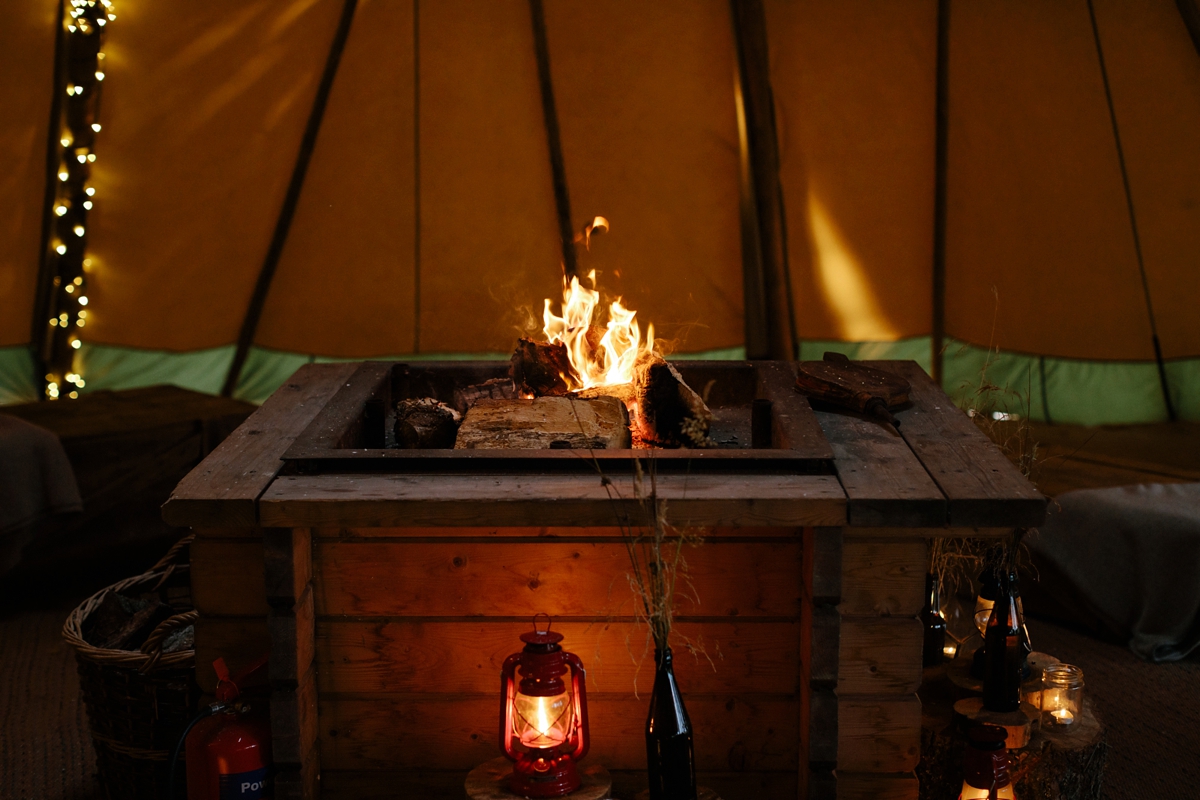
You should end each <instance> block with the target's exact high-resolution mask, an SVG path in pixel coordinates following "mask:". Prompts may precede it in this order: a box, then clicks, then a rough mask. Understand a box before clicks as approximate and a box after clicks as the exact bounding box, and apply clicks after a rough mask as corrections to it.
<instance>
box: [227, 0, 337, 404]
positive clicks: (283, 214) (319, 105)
mask: <svg viewBox="0 0 1200 800" xmlns="http://www.w3.org/2000/svg"><path fill="white" fill-rule="evenodd" d="M357 6H358V0H345V3H344V4H343V6H342V15H341V18H340V19H339V20H338V27H337V31H336V32H335V33H334V35H333V43H332V44H331V45H330V46H329V55H328V56H326V58H325V71H324V72H323V73H322V74H321V82H320V83H319V84H318V85H317V94H316V97H314V98H313V104H312V109H311V110H310V111H309V113H308V123H307V124H306V125H305V127H304V136H303V137H302V138H301V139H300V151H299V153H298V154H297V156H296V164H295V166H294V167H293V168H292V178H291V180H290V181H289V182H288V187H287V192H285V193H284V196H283V206H282V208H280V209H279V217H278V218H277V219H276V221H275V232H274V233H273V234H272V235H271V244H270V245H269V246H268V247H267V255H266V258H264V259H263V265H262V268H261V269H260V270H259V273H258V280H257V281H256V282H255V284H254V292H253V294H251V295H250V305H249V306H248V307H247V308H246V316H245V317H244V318H243V319H242V329H241V332H240V333H239V334H238V341H237V349H236V350H235V351H234V354H233V362H232V363H230V365H229V372H228V373H226V375H225V384H224V385H223V386H222V387H221V396H222V397H230V396H231V395H232V394H233V390H234V389H235V388H237V382H238V378H240V377H241V374H242V367H244V366H245V364H246V356H247V355H248V354H249V353H250V346H251V345H253V344H254V334H255V332H256V331H257V330H258V321H259V319H260V318H261V317H262V311H263V306H265V305H266V302H267V293H268V292H269V291H270V289H271V280H272V279H273V278H274V277H275V268H276V267H278V266H279V259H280V257H281V256H282V255H283V246H284V244H286V243H287V237H288V231H289V230H291V227H292V218H293V217H294V216H295V214H296V205H297V204H298V203H299V201H300V192H301V190H303V188H304V176H305V175H306V174H307V172H308V163H309V161H311V160H312V154H313V150H314V149H315V147H316V144H317V134H318V133H319V132H320V130H321V120H322V119H323V118H324V116H325V104H326V103H327V102H328V100H329V94H330V91H331V90H332V89H333V79H334V78H335V77H336V76H337V70H338V64H339V63H340V62H341V60H342V51H343V50H345V49H346V40H347V39H349V38H350V24H351V23H352V22H353V21H354V10H355V8H356V7H357Z"/></svg>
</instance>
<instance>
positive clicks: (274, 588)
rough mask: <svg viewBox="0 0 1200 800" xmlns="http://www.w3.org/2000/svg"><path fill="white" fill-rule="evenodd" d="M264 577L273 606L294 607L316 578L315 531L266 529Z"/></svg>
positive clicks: (264, 532) (270, 603)
mask: <svg viewBox="0 0 1200 800" xmlns="http://www.w3.org/2000/svg"><path fill="white" fill-rule="evenodd" d="M263 579H264V582H265V584H266V599H267V603H268V605H270V606H271V607H273V608H290V607H292V606H294V605H295V604H296V601H298V600H299V599H300V596H301V595H302V594H304V592H305V590H306V589H307V587H308V583H309V581H311V580H312V534H311V532H310V531H309V530H308V528H295V529H291V528H268V529H266V530H265V531H263Z"/></svg>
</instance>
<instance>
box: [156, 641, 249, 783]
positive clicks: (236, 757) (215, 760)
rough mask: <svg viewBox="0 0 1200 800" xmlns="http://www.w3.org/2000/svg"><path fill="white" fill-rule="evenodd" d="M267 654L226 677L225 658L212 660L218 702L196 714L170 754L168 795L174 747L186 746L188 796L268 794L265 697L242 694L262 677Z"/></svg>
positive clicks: (176, 749)
mask: <svg viewBox="0 0 1200 800" xmlns="http://www.w3.org/2000/svg"><path fill="white" fill-rule="evenodd" d="M266 666H267V657H266V656H263V657H262V658H261V659H259V660H258V661H256V662H255V663H254V664H252V665H251V666H250V667H249V668H248V669H246V670H245V671H244V672H241V673H239V674H238V675H237V676H236V677H230V675H229V668H228V667H226V666H225V660H224V659H221V658H218V659H217V660H216V661H214V662H213V669H214V670H216V673H217V692H216V694H217V702H215V703H213V704H212V705H210V706H208V707H207V708H205V709H203V710H202V711H201V712H200V713H199V714H197V715H196V717H195V719H193V720H192V721H191V722H190V723H189V724H188V726H187V728H186V729H185V730H184V732H183V736H181V737H180V738H179V744H177V745H176V746H175V753H174V754H173V755H172V756H171V778H170V779H171V784H170V786H171V795H170V796H171V797H172V800H174V791H175V766H176V763H177V762H178V760H179V750H180V748H181V747H182V746H184V743H185V742H186V747H187V757H186V761H187V764H186V766H187V797H188V800H263V798H269V797H270V796H271V791H270V778H271V775H270V768H271V718H270V713H269V711H268V708H269V705H268V700H267V698H266V697H265V696H264V697H261V698H253V699H252V700H251V699H248V698H244V697H243V696H242V690H243V688H245V687H248V686H251V685H253V684H254V683H255V682H262V680H263V678H264V676H265V672H266Z"/></svg>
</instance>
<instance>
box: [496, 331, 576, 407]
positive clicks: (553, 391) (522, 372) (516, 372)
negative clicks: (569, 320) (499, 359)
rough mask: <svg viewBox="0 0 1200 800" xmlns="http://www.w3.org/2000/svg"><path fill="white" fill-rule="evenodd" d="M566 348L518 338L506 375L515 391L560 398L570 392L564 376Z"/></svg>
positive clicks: (568, 366) (567, 370) (567, 369)
mask: <svg viewBox="0 0 1200 800" xmlns="http://www.w3.org/2000/svg"><path fill="white" fill-rule="evenodd" d="M571 372H572V370H571V362H570V360H569V359H568V358H567V346H566V345H564V344H562V343H561V342H559V343H557V344H548V343H546V342H535V341H533V340H532V339H518V340H517V348H516V349H515V350H513V354H512V366H511V368H510V371H509V374H510V375H511V377H512V380H513V383H514V384H516V387H517V391H518V392H520V393H521V394H524V395H533V396H534V397H546V396H561V395H565V394H569V393H570V391H571V390H570V388H569V387H568V386H567V381H566V378H565V377H564V376H566V375H570V374H571Z"/></svg>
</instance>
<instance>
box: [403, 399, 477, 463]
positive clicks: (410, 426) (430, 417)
mask: <svg viewBox="0 0 1200 800" xmlns="http://www.w3.org/2000/svg"><path fill="white" fill-rule="evenodd" d="M460 422H462V415H461V414H459V413H458V412H457V411H455V410H454V409H453V408H451V407H450V406H448V405H446V404H445V403H441V402H438V401H437V400H435V399H433V398H432V397H422V398H420V399H419V400H401V401H400V402H399V403H397V404H396V443H397V444H398V445H399V446H400V447H402V448H405V449H407V450H421V449H430V448H438V447H454V437H455V435H457V434H458V424H459V423H460Z"/></svg>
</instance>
